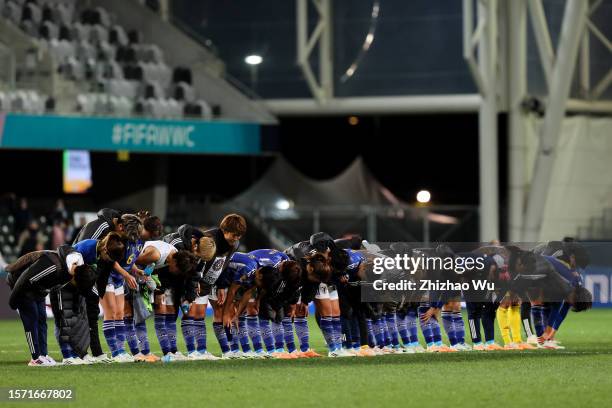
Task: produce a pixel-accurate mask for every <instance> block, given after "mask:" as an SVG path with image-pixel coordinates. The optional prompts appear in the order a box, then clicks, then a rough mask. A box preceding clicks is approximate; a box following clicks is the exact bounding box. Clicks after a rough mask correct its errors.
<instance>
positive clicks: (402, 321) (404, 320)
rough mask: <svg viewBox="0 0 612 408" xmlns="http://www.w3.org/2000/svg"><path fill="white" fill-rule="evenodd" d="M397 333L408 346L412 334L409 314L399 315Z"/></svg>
mask: <svg viewBox="0 0 612 408" xmlns="http://www.w3.org/2000/svg"><path fill="white" fill-rule="evenodd" d="M396 324H397V333H398V334H399V337H400V338H401V339H402V344H403V345H404V346H407V345H409V344H410V332H409V331H408V313H400V312H398V313H397V318H396Z"/></svg>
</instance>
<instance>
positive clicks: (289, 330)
mask: <svg viewBox="0 0 612 408" xmlns="http://www.w3.org/2000/svg"><path fill="white" fill-rule="evenodd" d="M282 324H283V336H284V340H285V344H286V345H287V351H288V352H289V353H293V352H294V351H295V336H294V335H293V322H292V321H291V318H290V317H283V323H282Z"/></svg>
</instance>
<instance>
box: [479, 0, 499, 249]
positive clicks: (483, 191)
mask: <svg viewBox="0 0 612 408" xmlns="http://www.w3.org/2000/svg"><path fill="white" fill-rule="evenodd" d="M478 19H479V21H481V20H482V19H485V26H484V33H483V35H482V37H481V39H480V44H479V61H478V63H479V66H480V71H481V72H482V74H483V77H484V82H485V92H484V95H483V96H482V98H483V100H482V104H481V106H480V112H479V137H478V140H479V161H480V169H479V170H480V240H481V241H490V240H492V239H499V193H498V168H497V66H496V63H497V0H488V1H487V2H484V3H483V2H478Z"/></svg>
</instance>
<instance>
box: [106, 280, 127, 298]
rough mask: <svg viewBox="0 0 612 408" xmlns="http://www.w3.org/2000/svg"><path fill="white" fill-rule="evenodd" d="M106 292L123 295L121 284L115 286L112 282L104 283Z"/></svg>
mask: <svg viewBox="0 0 612 408" xmlns="http://www.w3.org/2000/svg"><path fill="white" fill-rule="evenodd" d="M106 293H114V294H115V296H119V295H123V293H124V292H123V286H119V287H117V288H116V287H115V285H113V284H112V283H109V284H108V285H106Z"/></svg>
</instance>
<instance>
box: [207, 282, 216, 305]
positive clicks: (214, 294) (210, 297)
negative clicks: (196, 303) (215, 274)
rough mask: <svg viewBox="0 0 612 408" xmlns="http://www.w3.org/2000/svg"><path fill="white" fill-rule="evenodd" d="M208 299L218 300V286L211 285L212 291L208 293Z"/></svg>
mask: <svg viewBox="0 0 612 408" xmlns="http://www.w3.org/2000/svg"><path fill="white" fill-rule="evenodd" d="M208 299H209V300H215V301H216V300H217V287H216V286H214V285H213V286H211V287H210V293H209V294H208Z"/></svg>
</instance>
